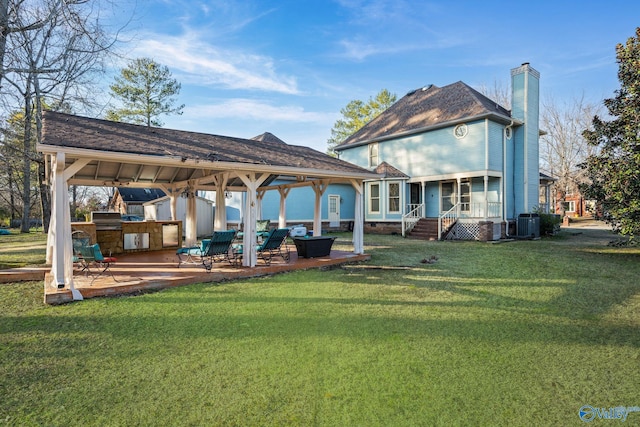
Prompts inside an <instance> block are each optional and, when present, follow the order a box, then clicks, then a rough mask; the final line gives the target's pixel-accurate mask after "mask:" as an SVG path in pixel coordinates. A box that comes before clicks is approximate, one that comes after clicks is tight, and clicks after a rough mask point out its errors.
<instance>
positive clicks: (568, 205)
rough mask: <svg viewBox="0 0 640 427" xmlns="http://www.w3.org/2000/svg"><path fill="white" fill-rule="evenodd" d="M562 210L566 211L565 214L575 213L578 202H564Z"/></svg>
mask: <svg viewBox="0 0 640 427" xmlns="http://www.w3.org/2000/svg"><path fill="white" fill-rule="evenodd" d="M562 209H564V211H565V212H575V211H576V202H575V201H574V200H571V201H568V202H562Z"/></svg>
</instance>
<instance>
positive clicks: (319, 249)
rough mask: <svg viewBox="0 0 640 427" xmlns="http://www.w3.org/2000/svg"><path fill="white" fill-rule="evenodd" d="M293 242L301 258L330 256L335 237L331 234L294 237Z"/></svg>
mask: <svg viewBox="0 0 640 427" xmlns="http://www.w3.org/2000/svg"><path fill="white" fill-rule="evenodd" d="M292 240H293V243H295V244H296V250H297V251H298V257H300V258H316V257H323V256H329V254H330V253H331V246H332V245H333V241H334V240H336V238H335V237H329V236H313V237H293V238H292Z"/></svg>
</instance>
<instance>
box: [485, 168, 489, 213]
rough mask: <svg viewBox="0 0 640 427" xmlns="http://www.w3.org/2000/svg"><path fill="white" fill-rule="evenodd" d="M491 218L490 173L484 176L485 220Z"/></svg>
mask: <svg viewBox="0 0 640 427" xmlns="http://www.w3.org/2000/svg"><path fill="white" fill-rule="evenodd" d="M488 218H489V175H485V176H484V220H485V221H486V220H487V219H488Z"/></svg>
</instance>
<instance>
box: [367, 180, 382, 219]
mask: <svg viewBox="0 0 640 427" xmlns="http://www.w3.org/2000/svg"><path fill="white" fill-rule="evenodd" d="M369 212H376V213H377V212H380V184H370V185H369Z"/></svg>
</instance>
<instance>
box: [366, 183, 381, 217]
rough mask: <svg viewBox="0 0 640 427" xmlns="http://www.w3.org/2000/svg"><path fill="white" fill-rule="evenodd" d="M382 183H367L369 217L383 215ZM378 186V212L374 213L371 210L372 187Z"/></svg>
mask: <svg viewBox="0 0 640 427" xmlns="http://www.w3.org/2000/svg"><path fill="white" fill-rule="evenodd" d="M381 184H382V183H381V182H380V181H374V182H367V186H366V192H367V214H369V215H374V214H376V215H380V214H381V213H382V203H381V200H380V199H381V198H382V185H381ZM374 185H377V186H378V197H377V199H378V210H377V211H373V210H371V200H372V199H371V187H372V186H374Z"/></svg>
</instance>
